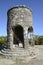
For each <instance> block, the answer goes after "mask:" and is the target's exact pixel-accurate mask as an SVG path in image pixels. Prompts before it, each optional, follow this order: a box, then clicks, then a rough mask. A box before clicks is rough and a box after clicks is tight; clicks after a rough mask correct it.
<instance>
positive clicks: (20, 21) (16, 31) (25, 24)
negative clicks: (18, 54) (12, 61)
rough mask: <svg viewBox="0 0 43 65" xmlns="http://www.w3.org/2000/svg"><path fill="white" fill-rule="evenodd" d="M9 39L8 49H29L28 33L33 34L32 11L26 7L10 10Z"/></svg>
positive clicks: (8, 22)
mask: <svg viewBox="0 0 43 65" xmlns="http://www.w3.org/2000/svg"><path fill="white" fill-rule="evenodd" d="M7 15H8V20H7V39H8V48H10V49H13V45H14V46H15V47H23V48H27V47H28V46H29V42H28V33H29V32H30V33H33V23H32V11H31V9H30V8H27V7H25V6H15V7H13V8H11V9H9V10H8V13H7Z"/></svg>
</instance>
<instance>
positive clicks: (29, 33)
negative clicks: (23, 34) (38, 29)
mask: <svg viewBox="0 0 43 65" xmlns="http://www.w3.org/2000/svg"><path fill="white" fill-rule="evenodd" d="M31 33H33V27H32V26H30V27H29V28H28V39H29V44H31V39H32V38H31Z"/></svg>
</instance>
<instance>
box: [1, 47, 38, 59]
mask: <svg viewBox="0 0 43 65" xmlns="http://www.w3.org/2000/svg"><path fill="white" fill-rule="evenodd" d="M1 52H2V55H5V56H6V57H7V58H13V59H15V58H22V59H26V57H33V56H35V55H36V54H37V53H36V52H37V49H35V48H33V47H32V48H28V49H26V48H25V49H24V48H15V49H13V50H9V49H8V50H7V49H4V50H2V51H1Z"/></svg>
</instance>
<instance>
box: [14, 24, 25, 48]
mask: <svg viewBox="0 0 43 65" xmlns="http://www.w3.org/2000/svg"><path fill="white" fill-rule="evenodd" d="M13 42H14V44H15V45H18V46H19V43H21V44H22V46H23V48H24V33H23V27H22V26H20V25H17V26H15V27H14V41H13Z"/></svg>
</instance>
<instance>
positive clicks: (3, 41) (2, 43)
mask: <svg viewBox="0 0 43 65" xmlns="http://www.w3.org/2000/svg"><path fill="white" fill-rule="evenodd" d="M6 45H7V36H0V46H4V47H6Z"/></svg>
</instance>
